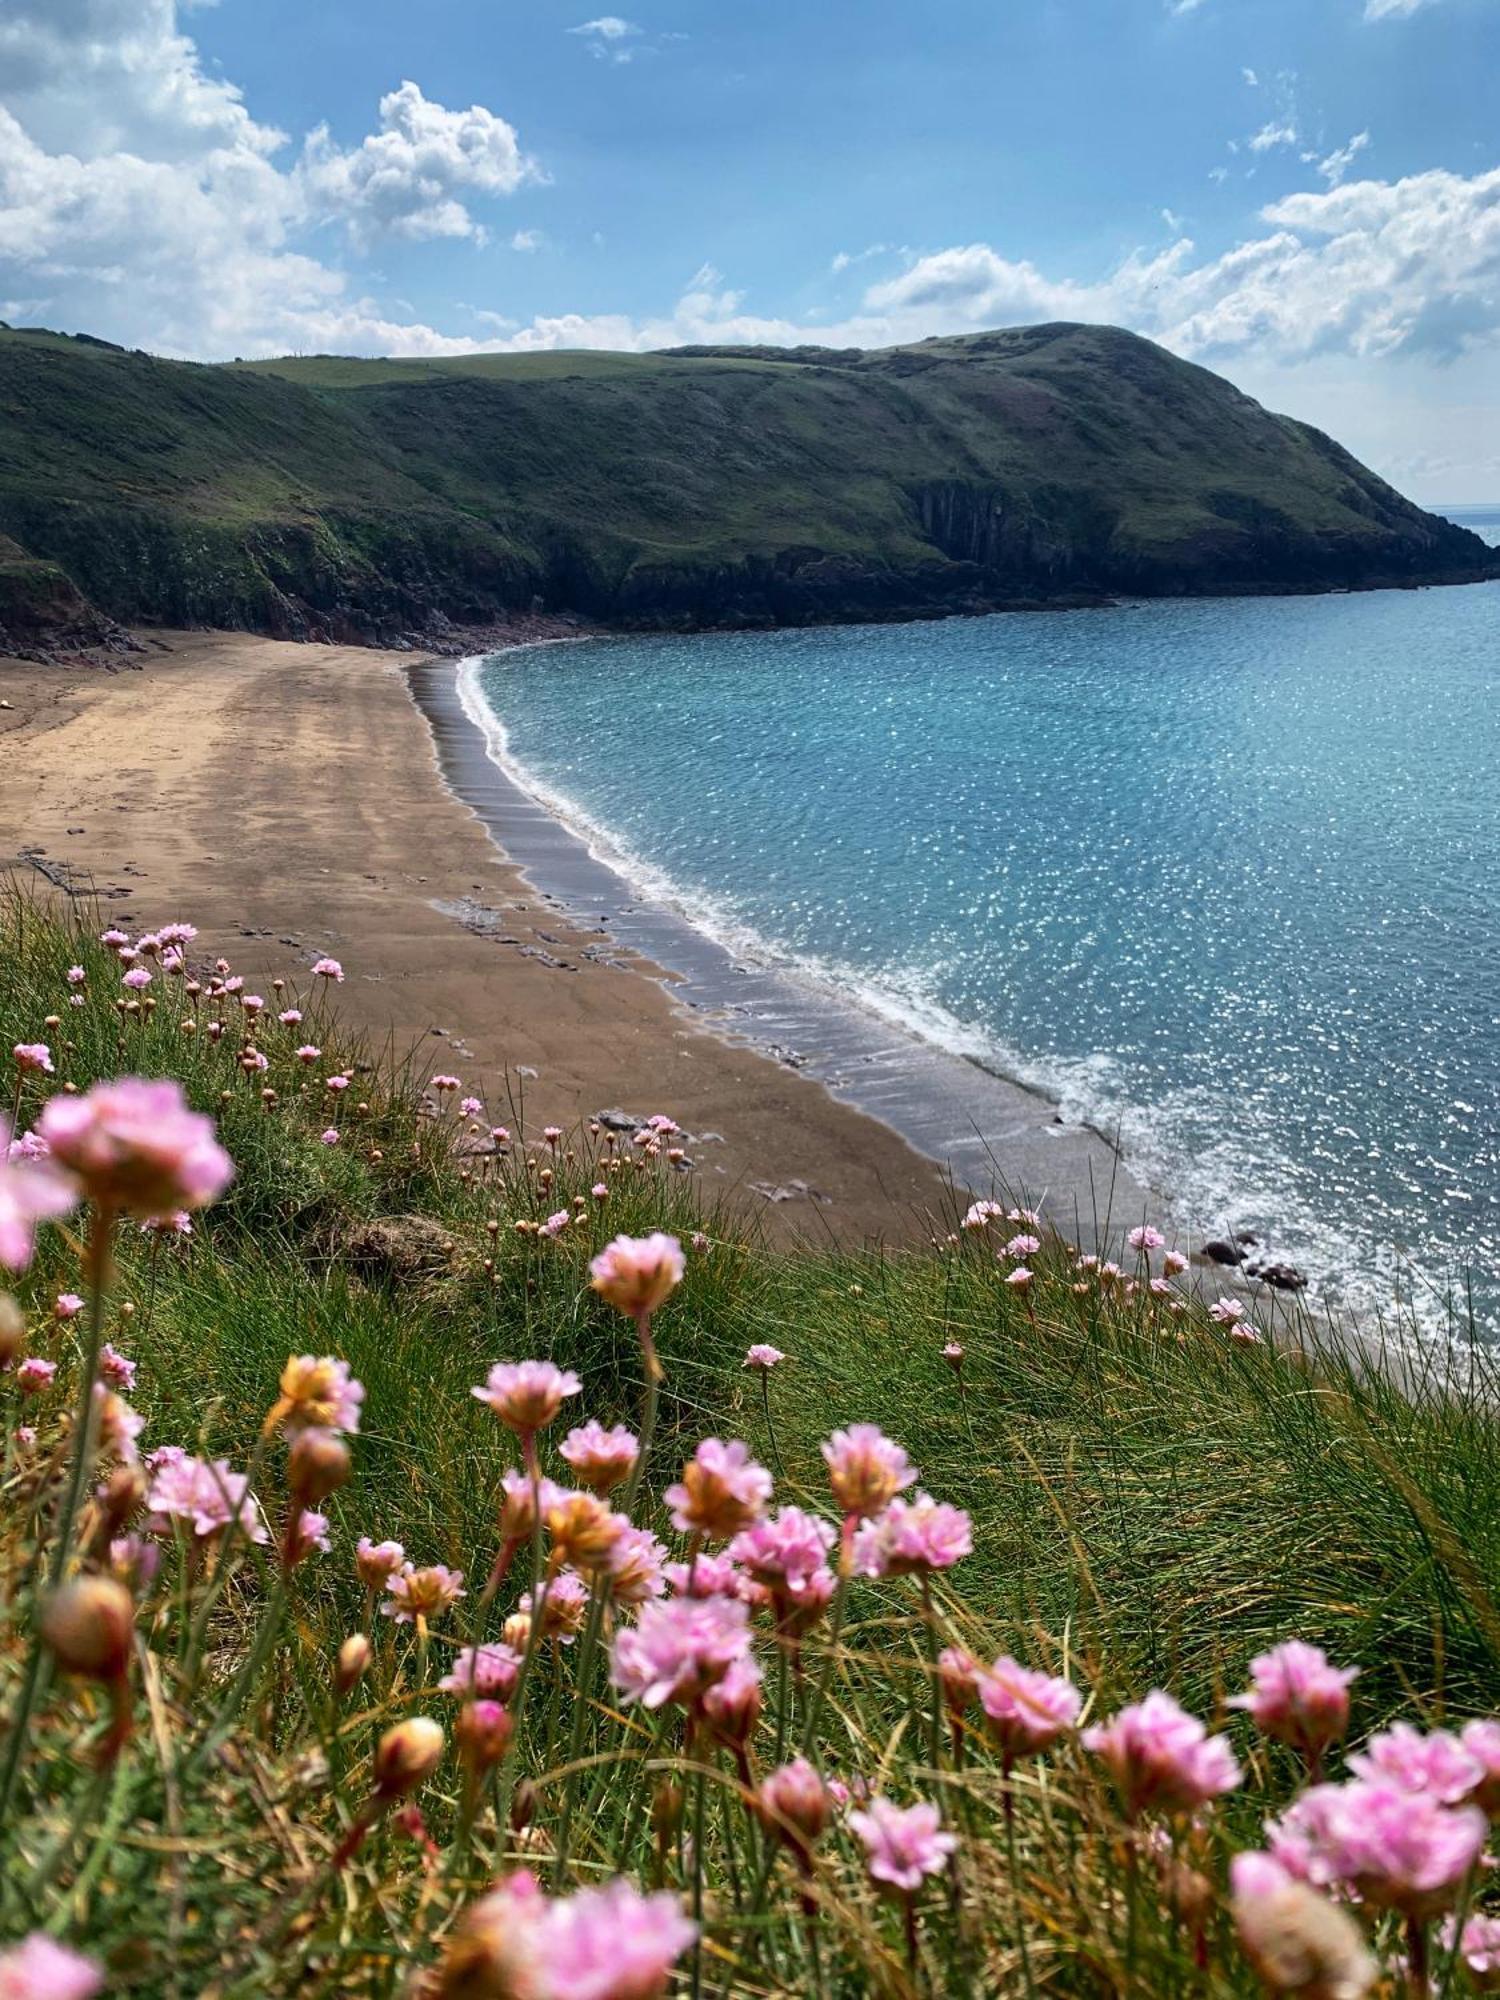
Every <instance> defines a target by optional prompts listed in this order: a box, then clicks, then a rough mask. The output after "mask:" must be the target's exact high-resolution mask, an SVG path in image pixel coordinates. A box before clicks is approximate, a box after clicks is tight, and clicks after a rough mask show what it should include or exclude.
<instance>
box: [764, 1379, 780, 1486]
mask: <svg viewBox="0 0 1500 2000" xmlns="http://www.w3.org/2000/svg"><path fill="white" fill-rule="evenodd" d="M760 1400H761V1407H762V1408H763V1409H764V1411H765V1413H766V1435H767V1436H768V1437H769V1438H770V1440H771V1456H772V1457H773V1458H774V1459H775V1461H776V1470H777V1471H778V1472H779V1473H780V1475H781V1477H782V1478H783V1479H785V1478H786V1467H785V1466H784V1465H783V1464H782V1462H781V1446H780V1445H779V1444H778V1443H777V1442H776V1426H775V1424H774V1423H773V1422H772V1421H771V1371H770V1369H769V1368H762V1369H761V1371H760Z"/></svg>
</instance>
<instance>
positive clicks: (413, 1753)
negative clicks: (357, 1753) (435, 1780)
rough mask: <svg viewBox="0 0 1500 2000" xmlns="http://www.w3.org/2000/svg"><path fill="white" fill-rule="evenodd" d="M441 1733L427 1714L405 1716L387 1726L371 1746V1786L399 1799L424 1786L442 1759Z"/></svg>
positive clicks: (383, 1796) (442, 1742)
mask: <svg viewBox="0 0 1500 2000" xmlns="http://www.w3.org/2000/svg"><path fill="white" fill-rule="evenodd" d="M443 1747H444V1741H443V1732H442V1728H441V1726H440V1725H439V1724H438V1723H436V1722H434V1721H433V1720H432V1719H431V1717H430V1716H426V1715H413V1716H408V1718H407V1720H406V1721H405V1722H398V1723H396V1725H395V1726H394V1727H393V1728H391V1729H388V1730H387V1731H386V1732H385V1734H384V1736H382V1737H381V1739H380V1741H379V1743H377V1744H376V1746H375V1789H376V1791H377V1792H378V1793H379V1794H380V1796H381V1797H382V1798H387V1799H399V1798H402V1797H404V1796H405V1794H406V1793H407V1792H414V1791H415V1790H416V1789H417V1787H418V1786H419V1785H425V1784H426V1782H427V1780H428V1779H429V1778H430V1777H431V1776H432V1774H433V1772H434V1771H435V1770H436V1769H437V1767H438V1765H439V1764H440V1763H441V1762H442V1761H443Z"/></svg>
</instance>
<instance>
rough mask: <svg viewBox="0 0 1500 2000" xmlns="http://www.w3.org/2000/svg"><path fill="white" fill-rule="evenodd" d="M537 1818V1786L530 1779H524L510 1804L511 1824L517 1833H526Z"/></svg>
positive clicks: (517, 1787)
mask: <svg viewBox="0 0 1500 2000" xmlns="http://www.w3.org/2000/svg"><path fill="white" fill-rule="evenodd" d="M535 1818H536V1786H535V1785H534V1784H532V1782H531V1780H530V1778H523V1779H522V1780H521V1782H520V1784H519V1785H517V1786H516V1795H515V1797H514V1798H513V1799H512V1800H511V1803H510V1823H511V1826H512V1828H513V1829H514V1831H515V1832H517V1833H524V1832H525V1831H526V1829H527V1827H528V1826H530V1824H531V1822H532V1821H533V1820H534V1819H535Z"/></svg>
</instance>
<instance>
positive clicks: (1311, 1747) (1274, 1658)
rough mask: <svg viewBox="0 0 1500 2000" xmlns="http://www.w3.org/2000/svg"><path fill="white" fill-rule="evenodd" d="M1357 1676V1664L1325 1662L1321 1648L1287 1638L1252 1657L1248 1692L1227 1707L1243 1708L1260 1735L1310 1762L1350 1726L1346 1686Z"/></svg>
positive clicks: (1347, 1688) (1318, 1756) (1235, 1698)
mask: <svg viewBox="0 0 1500 2000" xmlns="http://www.w3.org/2000/svg"><path fill="white" fill-rule="evenodd" d="M1358 1676H1359V1668H1358V1667H1333V1666H1330V1665H1329V1664H1328V1657H1327V1655H1326V1654H1325V1653H1324V1652H1323V1651H1322V1650H1321V1648H1319V1647H1317V1646H1309V1645H1308V1644H1306V1642H1305V1641H1303V1640H1301V1639H1288V1640H1287V1641H1286V1643H1285V1644H1284V1645H1281V1646H1275V1647H1273V1648H1272V1649H1271V1651H1270V1652H1269V1653H1258V1654H1257V1655H1256V1657H1255V1658H1254V1659H1253V1660H1252V1661H1251V1662H1250V1679H1251V1682H1252V1686H1251V1688H1250V1692H1249V1693H1248V1694H1240V1695H1235V1696H1234V1697H1233V1698H1232V1699H1231V1700H1230V1702H1229V1704H1228V1706H1229V1707H1230V1708H1243V1709H1245V1710H1246V1711H1247V1712H1248V1713H1249V1714H1250V1715H1251V1716H1252V1717H1253V1718H1254V1721H1255V1725H1256V1727H1257V1728H1258V1729H1260V1730H1261V1731H1262V1732H1263V1733H1264V1734H1265V1735H1267V1736H1270V1737H1274V1738H1275V1740H1276V1741H1277V1742H1278V1743H1286V1744H1289V1745H1290V1746H1291V1748H1292V1749H1294V1750H1295V1751H1297V1752H1298V1753H1299V1754H1300V1755H1301V1756H1303V1757H1305V1758H1307V1759H1308V1760H1309V1761H1311V1762H1314V1763H1315V1762H1316V1761H1317V1760H1318V1759H1319V1758H1321V1756H1322V1754H1323V1752H1324V1751H1325V1750H1326V1749H1327V1748H1328V1746H1329V1744H1330V1743H1336V1742H1337V1741H1338V1739H1339V1738H1340V1737H1341V1736H1342V1735H1343V1733H1344V1731H1345V1729H1346V1728H1347V1727H1348V1725H1349V1688H1350V1684H1351V1683H1352V1682H1353V1681H1354V1680H1356V1679H1357V1678H1358Z"/></svg>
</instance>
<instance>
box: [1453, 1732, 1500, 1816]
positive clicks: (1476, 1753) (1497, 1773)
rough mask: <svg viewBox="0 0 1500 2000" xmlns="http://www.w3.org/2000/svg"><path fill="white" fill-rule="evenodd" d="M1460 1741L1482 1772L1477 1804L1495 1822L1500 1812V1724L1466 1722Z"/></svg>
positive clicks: (1475, 1802) (1476, 1791)
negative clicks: (1494, 1819)
mask: <svg viewBox="0 0 1500 2000" xmlns="http://www.w3.org/2000/svg"><path fill="white" fill-rule="evenodd" d="M1458 1740H1459V1742H1460V1743H1462V1745H1463V1747H1464V1749H1465V1750H1466V1751H1467V1752H1468V1754H1469V1756H1471V1757H1472V1758H1473V1759H1474V1762H1475V1763H1476V1764H1477V1765H1478V1766H1479V1768H1480V1770H1481V1772H1482V1773H1483V1776H1482V1777H1481V1778H1480V1781H1479V1784H1478V1785H1477V1786H1476V1787H1475V1790H1474V1795H1473V1797H1474V1804H1475V1805H1477V1806H1479V1807H1481V1808H1482V1809H1483V1810H1484V1811H1485V1812H1487V1813H1488V1814H1489V1815H1490V1818H1491V1819H1493V1818H1495V1816H1496V1814H1497V1813H1500V1722H1490V1721H1483V1722H1466V1723H1465V1724H1464V1726H1463V1728H1462V1729H1461V1730H1460V1731H1459V1737H1458Z"/></svg>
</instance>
